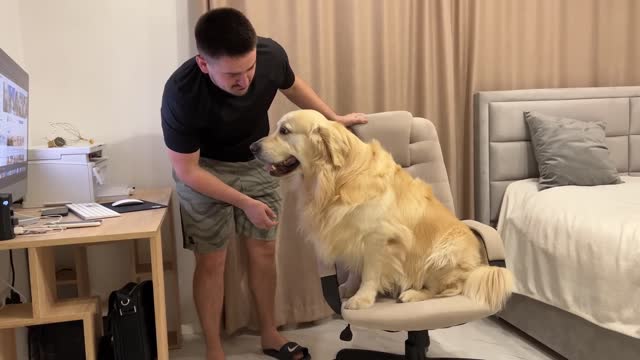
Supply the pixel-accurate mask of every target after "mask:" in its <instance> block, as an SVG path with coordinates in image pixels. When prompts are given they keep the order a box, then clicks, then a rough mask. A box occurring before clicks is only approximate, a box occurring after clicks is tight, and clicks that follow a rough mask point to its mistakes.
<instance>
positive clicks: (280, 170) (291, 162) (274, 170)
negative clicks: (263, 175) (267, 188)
mask: <svg viewBox="0 0 640 360" xmlns="http://www.w3.org/2000/svg"><path fill="white" fill-rule="evenodd" d="M299 165H300V162H299V161H298V159H296V157H295V156H289V157H288V158H286V159H285V160H284V161H281V162H279V163H275V164H267V165H266V166H265V168H266V169H267V171H269V174H271V176H284V175H287V174H289V173H291V172H292V171H293V170H295V169H296V168H297V167H298V166H299Z"/></svg>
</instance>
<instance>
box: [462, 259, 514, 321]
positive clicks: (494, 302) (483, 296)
mask: <svg viewBox="0 0 640 360" xmlns="http://www.w3.org/2000/svg"><path fill="white" fill-rule="evenodd" d="M512 291H513V275H512V274H511V271H509V270H508V269H506V268H502V267H497V266H480V267H477V268H475V269H474V270H472V271H471V273H469V277H468V278H467V280H466V282H465V284H464V288H463V289H462V293H463V294H464V295H465V296H467V297H469V298H470V299H472V300H474V301H477V302H479V303H482V304H486V305H487V306H489V308H490V309H491V310H492V311H494V312H498V311H500V310H502V308H503V307H504V305H505V304H506V302H507V300H508V299H509V297H510V296H511V293H512Z"/></svg>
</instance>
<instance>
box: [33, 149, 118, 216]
mask: <svg viewBox="0 0 640 360" xmlns="http://www.w3.org/2000/svg"><path fill="white" fill-rule="evenodd" d="M103 150H104V144H93V145H88V146H64V147H52V148H49V147H47V146H39V147H32V148H30V149H29V154H28V157H27V159H28V168H27V193H26V195H25V198H24V203H23V206H24V207H25V208H31V207H45V206H56V205H62V204H68V203H90V202H96V198H97V197H98V196H99V193H100V189H101V187H103V186H104V185H105V181H106V170H107V158H106V157H105V156H104V155H103Z"/></svg>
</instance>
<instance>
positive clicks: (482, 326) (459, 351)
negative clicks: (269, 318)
mask: <svg viewBox="0 0 640 360" xmlns="http://www.w3.org/2000/svg"><path fill="white" fill-rule="evenodd" d="M344 326H345V323H344V322H343V321H342V320H327V321H324V322H321V323H319V324H317V325H314V326H311V327H306V328H300V329H295V330H289V331H284V334H285V336H287V337H288V338H289V339H291V340H293V341H296V342H298V343H300V344H301V345H304V346H307V347H308V348H309V349H310V352H311V355H312V356H313V359H314V360H333V359H334V358H335V357H334V356H335V354H336V353H337V352H338V350H340V349H342V348H347V347H350V348H364V349H371V350H381V351H388V352H394V353H398V354H400V353H403V352H404V340H405V339H406V332H399V333H389V332H384V331H372V330H366V329H359V328H352V330H353V340H352V341H351V342H343V341H341V340H340V339H339V334H340V332H341V331H342V330H343V329H344ZM430 337H431V347H430V349H429V353H428V355H429V356H430V357H463V358H464V357H469V358H475V359H487V360H514V359H518V360H522V359H525V360H557V359H562V358H561V357H559V356H557V355H554V354H550V353H549V352H548V351H547V350H545V349H543V348H541V347H540V346H539V345H538V344H535V343H533V342H531V341H529V340H528V339H526V338H524V337H522V336H521V335H519V334H518V333H517V332H514V331H513V330H512V328H511V327H509V326H507V325H504V324H503V323H502V322H500V321H499V320H495V319H483V320H480V321H476V322H473V323H468V324H465V325H461V326H456V327H453V328H449V329H443V330H436V331H432V332H430ZM224 345H225V352H226V354H227V359H228V360H252V359H256V360H258V359H273V358H271V357H267V356H264V355H262V352H261V351H260V347H259V345H260V339H259V337H257V336H254V335H239V336H235V337H233V338H230V339H227V340H226V341H225V344H224ZM170 357H171V359H176V360H196V359H198V360H201V359H203V358H204V343H203V342H202V339H201V338H199V337H196V338H186V339H185V342H184V346H183V348H182V349H179V350H175V351H172V352H171V356H170Z"/></svg>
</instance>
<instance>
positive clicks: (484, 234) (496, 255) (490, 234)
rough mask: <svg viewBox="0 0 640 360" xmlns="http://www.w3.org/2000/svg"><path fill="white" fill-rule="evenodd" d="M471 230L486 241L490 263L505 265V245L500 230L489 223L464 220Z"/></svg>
mask: <svg viewBox="0 0 640 360" xmlns="http://www.w3.org/2000/svg"><path fill="white" fill-rule="evenodd" d="M463 222H464V223H465V224H467V226H469V228H471V231H473V232H474V233H475V234H476V236H477V237H478V238H480V239H481V240H482V242H483V243H484V246H485V249H486V250H487V257H488V258H489V264H491V265H496V266H504V245H503V244H502V239H501V238H500V235H498V231H496V229H494V228H492V227H491V226H489V225H486V224H483V223H481V222H478V221H475V220H463Z"/></svg>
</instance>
